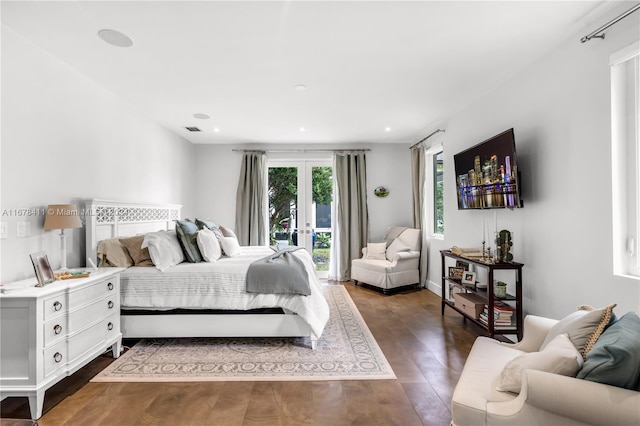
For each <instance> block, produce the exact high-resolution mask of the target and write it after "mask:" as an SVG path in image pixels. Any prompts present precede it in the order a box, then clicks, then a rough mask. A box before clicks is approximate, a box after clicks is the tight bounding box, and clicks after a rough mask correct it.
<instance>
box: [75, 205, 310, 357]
mask: <svg viewBox="0 0 640 426" xmlns="http://www.w3.org/2000/svg"><path fill="white" fill-rule="evenodd" d="M181 207H182V206H181V205H179V204H146V203H129V202H123V201H108V200H95V199H92V200H85V202H84V209H85V217H86V252H87V259H91V260H92V261H93V262H94V263H96V264H97V259H98V257H97V247H98V243H99V242H100V241H102V240H105V239H108V238H115V237H126V236H132V235H136V234H141V233H146V232H153V231H158V230H161V229H164V230H169V229H174V227H175V221H176V220H177V219H179V218H180V209H181ZM87 266H89V265H87ZM120 325H121V330H122V335H123V337H125V338H158V337H298V336H303V337H309V338H310V339H311V347H312V348H313V349H315V348H316V345H317V338H315V337H314V335H313V333H312V331H311V327H310V326H309V324H307V323H306V322H305V321H304V320H303V319H302V318H301V317H300V316H299V315H296V314H295V313H287V312H285V313H284V314H249V313H247V314H219V313H215V314H193V315H192V314H184V315H182V314H171V315H159V314H154V315H139V314H136V315H127V313H126V310H123V311H122V314H121V323H120Z"/></svg>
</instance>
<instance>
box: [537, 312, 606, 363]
mask: <svg viewBox="0 0 640 426" xmlns="http://www.w3.org/2000/svg"><path fill="white" fill-rule="evenodd" d="M615 306H616V305H615V304H611V305H609V306H606V307H604V308H600V309H594V308H592V307H591V306H586V305H584V306H579V307H578V310H577V311H575V312H572V313H571V314H569V315H567V316H566V317H564V318H563V319H561V320H560V321H558V323H557V324H556V325H554V326H553V328H552V329H551V330H549V333H548V334H547V337H546V338H545V339H544V342H542V346H540V350H543V349H544V348H545V346H547V345H548V344H549V343H550V342H551V341H552V340H553V339H555V338H556V336H558V335H560V334H564V333H567V334H568V335H569V339H571V342H572V343H573V345H574V346H575V347H576V349H578V351H580V353H581V354H582V358H583V360H584V359H585V358H586V355H587V353H588V352H589V349H590V348H591V346H592V345H593V343H594V342H595V341H596V340H597V339H598V337H599V336H600V334H601V333H602V332H603V331H604V329H605V327H606V326H607V325H608V324H609V323H610V322H611V319H612V318H613V308H614V307H615Z"/></svg>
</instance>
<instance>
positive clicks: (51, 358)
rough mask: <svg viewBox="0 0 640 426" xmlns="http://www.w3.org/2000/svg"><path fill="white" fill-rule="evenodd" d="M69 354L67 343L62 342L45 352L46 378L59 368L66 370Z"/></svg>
mask: <svg viewBox="0 0 640 426" xmlns="http://www.w3.org/2000/svg"><path fill="white" fill-rule="evenodd" d="M68 360H69V354H68V352H67V341H66V340H62V341H61V342H59V343H56V344H55V345H53V346H51V347H50V348H47V349H45V350H44V359H43V363H44V365H43V367H44V377H47V376H49V375H50V374H51V373H53V372H54V371H56V370H58V369H59V368H66V365H67V361H68Z"/></svg>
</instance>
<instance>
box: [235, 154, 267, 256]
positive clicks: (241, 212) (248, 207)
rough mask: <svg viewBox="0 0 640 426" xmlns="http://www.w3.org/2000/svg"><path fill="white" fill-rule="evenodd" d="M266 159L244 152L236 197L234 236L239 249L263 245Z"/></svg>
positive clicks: (265, 221) (265, 206) (264, 239)
mask: <svg viewBox="0 0 640 426" xmlns="http://www.w3.org/2000/svg"><path fill="white" fill-rule="evenodd" d="M267 208H268V207H267V156H266V155H265V153H264V151H252V152H245V153H244V155H243V157H242V167H241V169H240V179H239V180H238V192H237V194H236V235H237V236H238V242H239V243H240V245H241V246H256V245H258V246H263V245H266V244H267V220H268V219H267Z"/></svg>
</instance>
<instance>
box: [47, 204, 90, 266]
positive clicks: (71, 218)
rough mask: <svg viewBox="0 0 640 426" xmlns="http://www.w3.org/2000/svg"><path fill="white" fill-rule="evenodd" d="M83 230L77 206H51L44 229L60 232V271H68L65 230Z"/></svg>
mask: <svg viewBox="0 0 640 426" xmlns="http://www.w3.org/2000/svg"><path fill="white" fill-rule="evenodd" d="M71 228H82V222H81V221H80V217H79V216H78V208H77V207H76V206H75V204H49V206H48V207H47V215H46V217H45V219H44V229H45V230H50V229H59V230H60V247H61V251H62V254H61V260H60V270H62V271H65V270H67V269H68V268H67V240H66V237H67V236H66V235H65V234H64V230H65V229H71Z"/></svg>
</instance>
